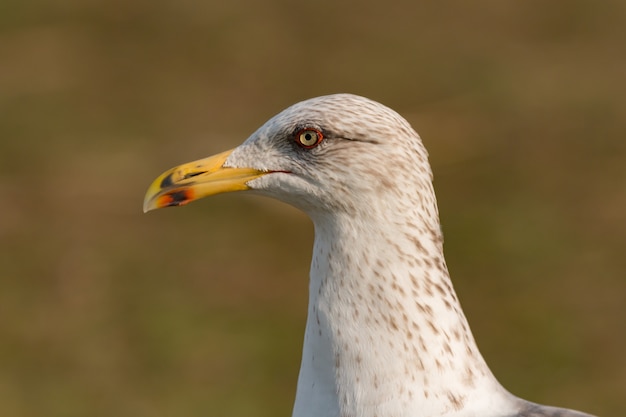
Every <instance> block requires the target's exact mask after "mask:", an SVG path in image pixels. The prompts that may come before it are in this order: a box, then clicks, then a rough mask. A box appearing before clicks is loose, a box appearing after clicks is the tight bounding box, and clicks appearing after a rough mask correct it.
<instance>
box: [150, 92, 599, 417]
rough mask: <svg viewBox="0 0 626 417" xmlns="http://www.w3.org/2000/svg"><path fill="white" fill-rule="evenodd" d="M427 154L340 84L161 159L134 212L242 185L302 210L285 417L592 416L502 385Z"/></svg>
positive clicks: (414, 137)
mask: <svg viewBox="0 0 626 417" xmlns="http://www.w3.org/2000/svg"><path fill="white" fill-rule="evenodd" d="M432 179H433V175H432V171H431V168H430V164H429V162H428V153H427V151H426V148H425V147H424V145H423V144H422V140H421V139H420V137H419V135H418V134H417V132H416V131H415V130H414V129H413V128H412V127H411V125H410V124H409V123H408V122H407V121H406V120H405V119H404V118H403V117H402V116H400V115H399V114H398V113H396V112H395V111H393V110H392V109H390V108H388V107H386V106H384V105H382V104H380V103H378V102H375V101H372V100H370V99H367V98H364V97H360V96H356V95H352V94H334V95H328V96H322V97H316V98H312V99H309V100H305V101H302V102H300V103H297V104H294V105H292V106H291V107H289V108H287V109H285V110H283V111H282V112H280V113H279V114H277V115H276V116H274V117H273V118H271V119H270V120H269V121H267V122H266V123H265V124H264V125H263V126H261V127H260V128H259V129H258V130H257V131H256V132H254V133H253V134H252V135H251V136H250V137H249V138H248V139H247V140H246V141H244V142H243V143H242V144H241V145H240V146H238V147H236V148H234V149H232V150H230V151H227V152H223V153H220V154H218V155H215V156H212V157H209V158H205V159H200V160H198V161H195V162H190V163H186V164H183V165H180V166H178V167H175V168H172V169H170V170H168V171H166V172H164V173H163V174H161V175H160V176H159V177H157V178H156V179H155V180H154V182H153V183H152V184H151V185H150V186H149V188H148V191H147V193H146V196H145V200H144V206H143V209H144V212H147V211H150V210H154V209H157V208H162V207H168V206H181V205H184V204H187V203H189V202H191V201H194V200H197V199H199V198H202V197H206V196H210V195H214V194H219V193H224V192H231V191H244V190H247V191H249V192H252V193H256V194H260V195H264V196H269V197H272V198H275V199H278V200H280V201H283V202H285V203H288V204H290V205H292V206H294V207H296V208H298V209H300V210H302V211H303V212H305V213H306V214H307V215H308V216H309V217H310V218H311V220H312V221H313V224H314V228H315V243H314V247H313V257H312V261H311V269H310V281H309V305H308V314H307V321H306V330H305V334H304V345H303V352H302V362H301V367H300V374H299V377H298V387H297V392H296V399H295V405H294V408H293V417H592V416H590V415H589V414H585V413H581V412H578V411H573V410H568V409H563V408H556V407H550V406H544V405H539V404H535V403H532V402H529V401H526V400H523V399H520V398H518V397H516V396H514V395H513V394H511V393H509V392H508V391H507V390H506V389H505V388H503V387H502V386H501V385H500V383H499V382H498V381H497V380H496V378H495V377H494V375H493V374H492V372H491V371H490V369H489V367H488V366H487V364H486V362H485V360H484V359H483V357H482V355H481V354H480V352H479V351H478V348H477V346H476V342H475V341H474V337H473V336H472V332H471V330H470V327H469V325H468V322H467V319H466V318H465V315H464V313H463V310H462V309H461V305H460V303H459V300H458V298H457V295H456V293H455V291H454V289H453V287H452V282H451V280H450V276H449V274H448V269H447V266H446V262H445V259H444V255H443V236H442V231H441V225H440V223H439V214H438V208H437V202H436V198H435V192H434V189H433V184H432Z"/></svg>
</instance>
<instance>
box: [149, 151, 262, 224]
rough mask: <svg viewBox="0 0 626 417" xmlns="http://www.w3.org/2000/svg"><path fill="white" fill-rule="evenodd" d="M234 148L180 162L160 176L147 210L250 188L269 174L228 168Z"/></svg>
mask: <svg viewBox="0 0 626 417" xmlns="http://www.w3.org/2000/svg"><path fill="white" fill-rule="evenodd" d="M232 151H233V150H232V149H231V150H230V151H226V152H222V153H220V154H218V155H214V156H210V157H208V158H205V159H200V160H198V161H194V162H189V163H186V164H183V165H179V166H177V167H175V168H172V169H170V170H167V171H165V172H164V173H163V174H161V175H159V176H158V177H157V178H156V179H155V180H154V181H153V182H152V184H150V187H148V191H147V192H146V196H145V197H144V200H143V211H144V213H146V212H148V211H150V210H155V209H158V208H163V207H170V206H182V205H185V204H187V203H189V202H191V201H194V200H197V199H199V198H202V197H207V196H210V195H213V194H219V193H227V192H230V191H242V190H248V189H249V188H250V187H248V185H247V183H248V181H251V180H253V179H256V178H259V177H261V176H263V175H265V174H267V172H263V171H258V170H256V169H252V168H228V167H224V162H225V161H226V158H228V155H230V154H231V152H232Z"/></svg>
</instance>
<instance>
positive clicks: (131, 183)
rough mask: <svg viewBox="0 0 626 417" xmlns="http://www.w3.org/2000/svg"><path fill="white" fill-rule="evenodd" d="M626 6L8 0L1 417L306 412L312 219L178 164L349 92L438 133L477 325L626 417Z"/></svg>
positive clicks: (0, 236)
mask: <svg viewBox="0 0 626 417" xmlns="http://www.w3.org/2000/svg"><path fill="white" fill-rule="evenodd" d="M625 28H626V3H625V2H624V1H622V0H605V1H602V2H600V1H595V0H568V1H565V0H556V1H549V2H547V1H539V0H524V1H517V0H514V1H501V0H481V1H476V2H463V1H452V2H424V1H414V0H411V1H409V0H403V1H402V0H401V1H393V2H377V1H345V2H341V1H327V0H324V1H317V2H313V1H285V0H267V1H263V2H253V1H243V0H232V1H228V2H227V1H192V0H182V1H166V0H154V1H145V0H125V1H121V0H113V1H110V0H109V1H105V0H57V1H43V0H30V1H22V0H3V1H2V3H1V4H0V201H1V205H0V207H1V208H0V416H3V417H30V416H33V417H35V416H47V417H57V416H58V417H74V416H77V417H78V416H90V417H99V416H117V417H126V416H129V417H130V416H133V417H142V416H150V417H154V416H220V417H221V416H235V417H237V416H246V417H253V416H259V417H261V416H267V417H269V416H289V415H290V413H291V407H292V404H293V398H294V393H295V385H296V378H297V372H298V367H299V358H300V349H301V343H302V335H303V329H304V321H305V314H306V302H307V274H308V264H309V257H310V252H311V246H312V245H311V243H312V226H311V224H310V222H309V221H308V219H307V218H306V217H305V216H304V215H302V214H300V213H299V212H297V211H295V210H294V209H291V208H290V207H287V206H285V205H282V204H280V203H276V202H273V201H270V200H267V199H263V198H259V197H251V196H246V195H245V194H230V195H223V196H216V197H214V198H211V199H208V200H205V201H201V202H197V203H194V204H192V205H191V206H188V207H185V208H181V209H176V210H173V209H168V210H161V211H157V212H153V213H150V214H148V215H144V214H142V213H141V205H142V199H143V195H144V192H145V190H146V188H147V186H148V184H149V183H150V182H151V181H152V179H153V178H154V177H155V176H156V175H158V174H159V173H160V172H162V171H163V170H165V169H167V168H169V167H171V166H173V165H177V164H179V163H182V162H186V161H189V160H192V159H196V158H199V157H203V156H207V155H210V154H213V153H216V152H218V151H222V150H224V149H228V148H231V147H234V146H236V145H237V144H239V143H240V142H242V141H243V140H244V139H245V138H246V137H247V136H248V135H249V134H250V133H251V132H253V131H254V130H255V129H256V128H257V127H258V126H259V125H260V124H262V123H263V122H264V121H265V120H266V119H267V118H269V117H270V116H272V115H273V114H275V113H276V112H278V111H279V110H281V109H282V108H284V107H287V106H288V105H290V104H292V103H294V102H296V101H299V100H302V99H305V98H308V97H311V96H317V95H322V94H328V93H334V92H352V93H357V94H361V95H365V96H368V97H370V98H373V99H376V100H378V101H381V102H383V103H384V104H387V105H388V106H390V107H392V108H394V109H396V110H397V111H399V112H400V113H401V114H403V115H404V116H405V117H406V118H407V119H408V120H409V121H410V122H411V123H412V124H413V125H414V126H415V127H416V129H417V130H418V131H419V132H420V133H421V135H422V137H423V138H424V141H425V143H426V146H427V147H428V149H429V151H430V155H431V162H432V165H433V169H434V171H435V178H436V181H435V186H436V190H437V193H438V198H439V205H440V211H441V218H442V222H443V228H444V232H445V235H446V255H447V260H448V264H449V268H450V270H451V273H452V276H453V280H454V283H455V286H456V288H457V291H458V293H459V296H460V298H461V301H462V303H463V306H464V308H465V311H466V313H467V316H468V318H469V321H470V323H471V324H472V327H473V330H474V332H475V336H476V338H477V340H478V344H479V346H480V348H481V350H482V352H483V354H484V356H485V357H486V359H487V361H488V363H489V364H490V365H491V367H492V369H493V371H494V373H495V374H496V375H497V376H498V378H499V379H500V380H501V382H502V383H503V384H504V385H505V386H506V387H507V388H508V389H510V390H511V391H512V392H514V393H516V394H517V395H520V396H522V397H525V398H528V399H531V400H534V401H538V402H544V403H550V404H555V405H564V406H568V407H572V408H579V409H584V410H586V411H589V412H593V413H597V414H598V415H602V416H622V415H626V402H624V398H626V356H625V355H624V352H625V351H626V304H625V303H626V280H625V278H626V253H625V249H626V29H625Z"/></svg>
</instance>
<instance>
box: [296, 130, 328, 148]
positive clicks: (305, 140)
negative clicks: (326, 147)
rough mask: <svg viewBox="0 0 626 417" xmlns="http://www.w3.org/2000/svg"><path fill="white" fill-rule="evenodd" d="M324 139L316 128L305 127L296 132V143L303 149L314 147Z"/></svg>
mask: <svg viewBox="0 0 626 417" xmlns="http://www.w3.org/2000/svg"><path fill="white" fill-rule="evenodd" d="M322 139H324V135H323V134H322V132H320V131H319V130H317V129H313V128H310V127H307V128H305V129H301V130H299V131H298V133H296V136H295V140H296V143H297V144H298V145H299V146H301V147H303V148H304V149H311V148H315V147H316V146H317V145H319V143H320V142H321V141H322Z"/></svg>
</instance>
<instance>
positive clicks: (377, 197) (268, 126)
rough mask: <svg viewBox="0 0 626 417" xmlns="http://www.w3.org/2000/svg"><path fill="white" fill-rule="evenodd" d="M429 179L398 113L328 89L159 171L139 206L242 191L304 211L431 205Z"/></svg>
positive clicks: (422, 154)
mask: <svg viewBox="0 0 626 417" xmlns="http://www.w3.org/2000/svg"><path fill="white" fill-rule="evenodd" d="M431 179H432V174H431V170H430V166H429V164H428V156H427V152H426V150H425V148H424V146H423V145H422V142H421V139H420V137H419V136H418V134H417V133H416V132H415V130H413V128H412V127H411V126H410V125H409V123H408V122H407V121H406V120H405V119H404V118H402V117H401V116H400V115H399V114H398V113H396V112H395V111H393V110H391V109H390V108H388V107H386V106H384V105H382V104H380V103H377V102H375V101H372V100H369V99H367V98H364V97H360V96H356V95H352V94H335V95H329V96H322V97H317V98H312V99H309V100H305V101H302V102H300V103H297V104H294V105H293V106H291V107H289V108H287V109H285V110H283V111H282V112H280V113H279V114H277V115H276V116H274V117H273V118H271V119H270V120H268V121H267V122H266V123H265V124H264V125H263V126H261V127H260V128H259V129H258V130H257V131H256V132H254V133H253V134H252V135H251V136H250V137H249V138H248V139H247V140H245V141H244V142H243V143H242V144H241V145H240V146H238V147H237V148H235V149H232V150H230V151H226V152H223V153H221V154H218V155H215V156H212V157H209V158H205V159H201V160H198V161H194V162H190V163H186V164H183V165H180V166H177V167H175V168H172V169H170V170H168V171H166V172H164V173H163V174H161V175H160V176H159V177H158V178H157V179H156V180H155V181H154V182H153V183H152V185H151V186H150V187H149V189H148V192H147V193H146V196H145V200H144V211H150V210H153V209H157V208H161V207H168V206H179V205H184V204H187V203H189V202H191V201H194V200H197V199H199V198H202V197H206V196H209V195H213V194H218V193H223V192H230V191H243V190H250V191H253V192H255V193H258V194H262V195H266V196H270V197H273V198H276V199H278V200H281V201H284V202H286V203H288V204H291V205H293V206H295V207H297V208H299V209H301V210H303V211H305V212H306V213H308V214H309V215H311V216H312V217H315V215H316V214H320V213H322V214H323V213H329V212H333V213H337V212H342V213H346V212H347V213H348V214H356V212H359V211H363V212H367V211H368V210H372V209H373V208H374V207H380V209H381V210H385V211H387V210H399V209H403V207H392V206H389V203H390V202H393V201H402V200H404V201H407V204H410V205H411V206H412V207H415V204H421V205H423V206H424V205H425V206H427V207H429V208H430V210H433V207H434V204H433V203H434V193H433V191H432V186H431ZM427 202H432V203H430V204H424V203H427ZM434 210H435V211H436V208H434Z"/></svg>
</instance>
